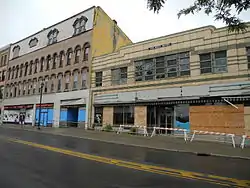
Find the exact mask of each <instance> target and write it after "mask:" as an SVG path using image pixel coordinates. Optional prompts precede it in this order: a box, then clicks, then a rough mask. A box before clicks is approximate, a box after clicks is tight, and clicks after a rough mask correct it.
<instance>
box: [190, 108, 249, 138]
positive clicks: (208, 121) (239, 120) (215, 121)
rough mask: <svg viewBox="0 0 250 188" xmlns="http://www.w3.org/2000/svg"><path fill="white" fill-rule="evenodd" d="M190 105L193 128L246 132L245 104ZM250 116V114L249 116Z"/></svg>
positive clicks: (237, 132)
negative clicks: (235, 106) (235, 105)
mask: <svg viewBox="0 0 250 188" xmlns="http://www.w3.org/2000/svg"><path fill="white" fill-rule="evenodd" d="M237 106H238V109H236V108H234V107H232V106H229V105H227V106H226V105H225V106H224V105H223V106H216V105H211V106H190V110H189V113H190V128H191V130H205V131H216V132H225V133H235V134H239V135H242V134H244V127H245V126H244V124H245V123H244V106H243V105H237ZM249 117H250V116H249Z"/></svg>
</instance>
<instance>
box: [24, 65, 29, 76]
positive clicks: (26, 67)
mask: <svg viewBox="0 0 250 188" xmlns="http://www.w3.org/2000/svg"><path fill="white" fill-rule="evenodd" d="M28 66H29V65H28V63H25V68H24V76H27V72H28Z"/></svg>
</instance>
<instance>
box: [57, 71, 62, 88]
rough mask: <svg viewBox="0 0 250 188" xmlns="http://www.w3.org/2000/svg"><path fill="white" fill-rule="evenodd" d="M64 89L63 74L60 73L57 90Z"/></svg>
mask: <svg viewBox="0 0 250 188" xmlns="http://www.w3.org/2000/svg"><path fill="white" fill-rule="evenodd" d="M61 90H62V74H59V75H58V84H57V91H61Z"/></svg>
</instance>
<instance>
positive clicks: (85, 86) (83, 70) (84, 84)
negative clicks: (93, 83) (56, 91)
mask: <svg viewBox="0 0 250 188" xmlns="http://www.w3.org/2000/svg"><path fill="white" fill-rule="evenodd" d="M86 88H87V69H82V89H86Z"/></svg>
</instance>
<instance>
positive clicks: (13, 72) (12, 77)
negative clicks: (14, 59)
mask: <svg viewBox="0 0 250 188" xmlns="http://www.w3.org/2000/svg"><path fill="white" fill-rule="evenodd" d="M14 76H15V67H13V68H12V73H11V79H14Z"/></svg>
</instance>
